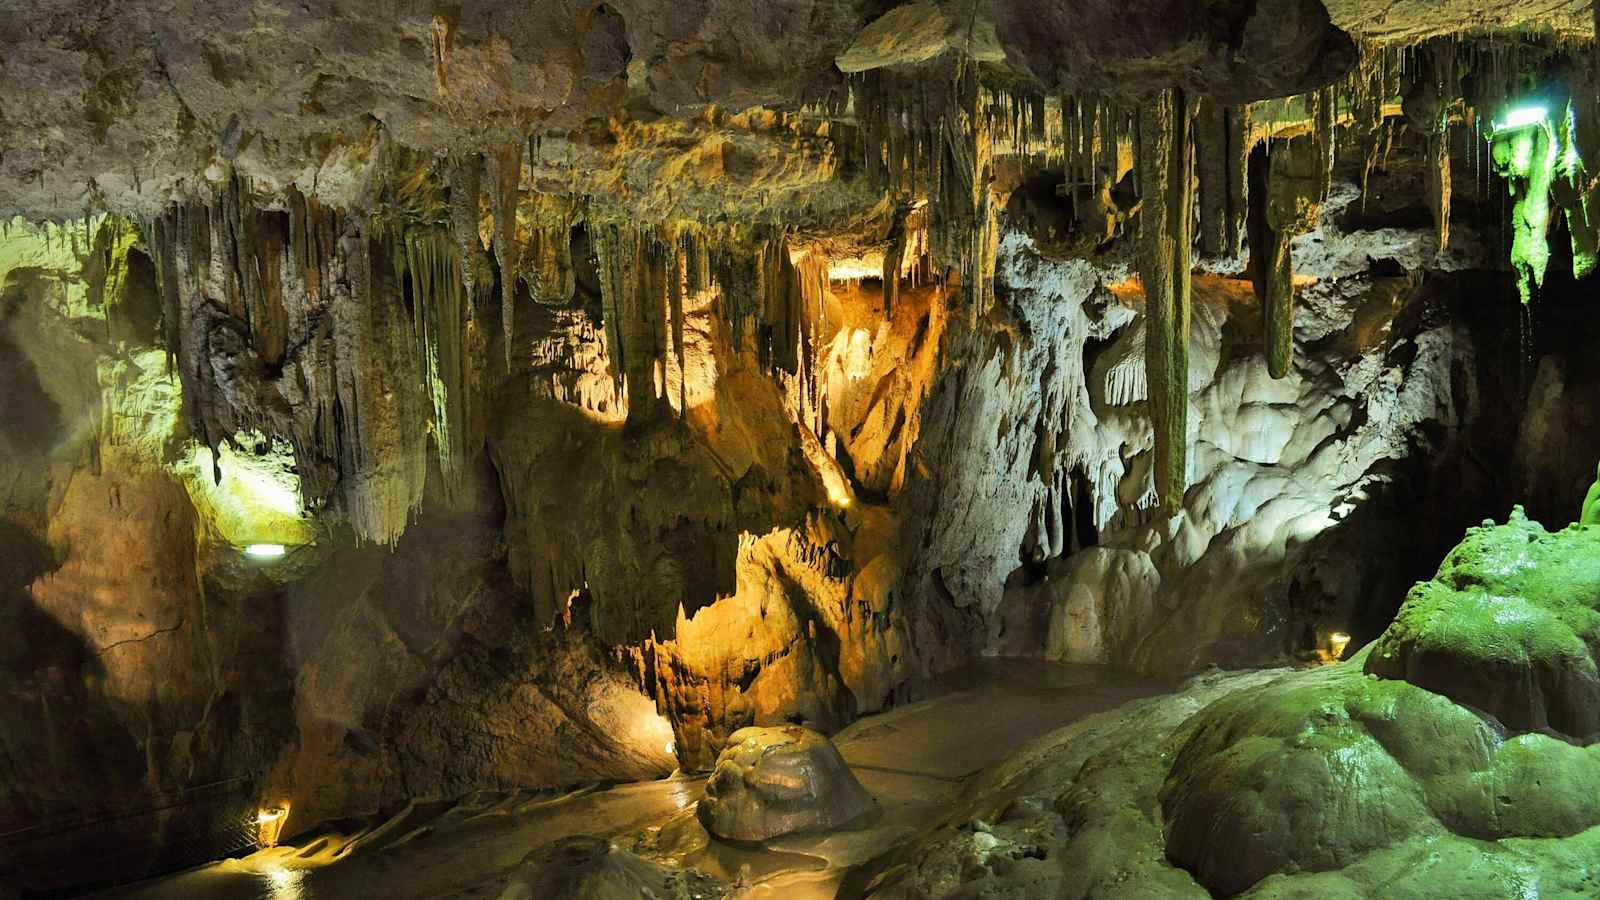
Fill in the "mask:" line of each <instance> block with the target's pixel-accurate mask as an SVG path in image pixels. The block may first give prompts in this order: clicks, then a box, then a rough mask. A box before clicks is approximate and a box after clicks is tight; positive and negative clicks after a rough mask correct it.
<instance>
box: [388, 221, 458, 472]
mask: <svg viewBox="0 0 1600 900" xmlns="http://www.w3.org/2000/svg"><path fill="white" fill-rule="evenodd" d="M454 237H455V236H454V235H446V234H444V233H442V232H440V231H439V230H436V229H417V230H413V231H412V232H411V233H410V234H408V235H407V236H406V239H405V248H404V251H405V256H404V268H405V272H406V274H407V275H408V276H409V277H410V280H411V285H412V290H413V292H414V294H415V302H414V304H413V305H414V309H415V311H414V313H413V321H414V332H415V334H416V337H417V344H418V353H419V355H420V356H421V358H422V362H423V378H424V382H425V386H426V389H427V395H428V399H429V402H430V404H431V405H432V408H433V417H432V425H433V433H434V443H435V446H436V452H437V453H438V458H439V469H440V472H441V473H442V474H443V475H444V480H445V485H446V488H447V490H448V491H449V492H451V493H453V492H455V491H456V490H459V488H460V481H461V475H462V471H463V468H464V466H465V464H466V459H467V454H468V451H467V441H466V434H465V432H466V425H467V415H466V411H465V401H466V396H467V388H468V383H469V375H468V371H467V369H468V365H469V363H468V361H467V354H466V349H465V341H464V335H463V331H462V325H463V318H464V316H463V313H464V311H465V307H466V306H467V305H468V300H467V297H468V296H470V295H468V294H467V293H466V287H465V285H463V284H462V283H461V281H460V279H459V278H458V277H457V276H458V273H459V271H460V263H459V260H458V258H457V256H456V253H457V251H456V248H455V246H454Z"/></svg>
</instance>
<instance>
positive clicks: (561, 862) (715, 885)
mask: <svg viewBox="0 0 1600 900" xmlns="http://www.w3.org/2000/svg"><path fill="white" fill-rule="evenodd" d="M724 894H725V891H724V889H723V886H722V884H721V883H720V882H718V881H717V880H716V879H714V878H712V877H711V876H709V875H705V874H703V873H700V872H696V871H694V870H692V869H691V870H682V869H675V868H672V867H670V866H663V865H660V864H658V863H653V862H650V861H649V860H647V859H642V858H640V857H638V856H635V855H634V854H632V853H629V852H628V851H626V850H621V849H618V848H616V847H613V846H612V845H611V842H610V841H608V840H606V839H605V838H601V837H594V836H592V835H575V836H572V837H566V838H562V839H561V840H559V841H554V842H552V843H550V844H547V845H545V846H543V847H540V848H539V849H538V850H535V851H533V852H532V853H529V854H528V855H527V856H526V857H524V858H523V860H522V864H521V865H519V866H517V869H516V871H515V872H513V873H511V878H510V879H509V880H508V882H507V883H506V888H505V890H504V891H502V892H501V894H500V900H542V898H546V897H562V898H566V900H638V898H640V897H654V898H658V900H691V898H693V900H712V898H716V897H722V896H724Z"/></svg>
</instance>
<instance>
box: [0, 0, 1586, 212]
mask: <svg viewBox="0 0 1600 900" xmlns="http://www.w3.org/2000/svg"><path fill="white" fill-rule="evenodd" d="M891 7H892V4H887V3H883V2H868V0H854V2H852V0H784V2H774V3H770V4H764V9H763V13H762V15H759V16H750V15H748V11H747V9H746V4H743V3H739V2H735V0H691V2H688V3H683V2H673V3H666V2H659V0H616V2H612V3H607V4H597V3H593V2H590V0H551V2H544V3H537V4H525V3H511V2H498V0H480V2H471V3H460V4H443V5H441V4H435V3H422V2H406V3H377V2H370V0H358V2H344V3H331V2H325V3H315V2H313V3H286V2H273V0H266V2H252V3H184V2H160V0H145V2H130V3H122V4H102V3H96V2H89V0H53V2H45V3H38V4H28V6H27V9H26V10H25V11H18V14H13V15H8V16H6V17H4V22H3V24H0V42H3V43H4V45H5V46H6V47H7V52H6V54H5V58H4V59H3V60H0V96H3V97H5V98H6V99H5V101H4V103H3V104H0V112H3V115H4V122H5V127H4V129H0V206H3V207H4V208H6V209H7V210H8V211H12V212H14V213H16V214H20V215H22V216H24V217H26V218H29V219H33V220H41V219H50V220H58V221H59V220H63V219H67V218H72V217H77V216H81V215H83V214H84V212H85V211H86V210H94V209H109V210H113V211H117V212H122V213H131V214H146V215H148V214H153V213H156V212H158V211H160V210H161V209H162V208H163V207H164V206H165V205H166V204H168V203H170V202H173V201H176V200H180V199H183V198H185V197H188V196H192V195H196V194H200V193H204V192H206V191H209V190H210V189H212V188H214V187H215V186H216V185H217V184H218V183H219V182H221V181H222V180H224V179H226V178H227V177H228V176H229V175H230V174H232V173H237V174H238V175H240V176H241V177H243V178H246V179H248V180H249V181H250V183H251V185H252V187H253V190H255V191H256V192H258V193H260V194H261V195H262V196H264V197H280V196H281V194H282V191H283V190H284V189H285V188H286V187H288V186H289V185H291V184H293V185H295V186H297V187H298V188H299V189H300V190H301V191H302V192H303V193H306V194H308V195H312V194H314V195H316V196H317V197H319V198H320V199H322V200H323V201H324V202H326V203H327V204H329V205H333V206H340V207H359V206H362V205H363V204H364V203H367V202H370V193H371V191H372V185H371V181H372V179H371V177H370V176H371V168H372V166H371V163H372V161H373V160H374V159H375V158H376V157H377V156H378V155H379V154H378V150H379V147H380V146H381V145H384V144H385V143H393V144H398V145H401V146H404V147H407V148H411V149H414V150H417V151H420V152H422V153H425V154H444V153H461V152H466V151H486V150H489V149H491V148H495V147H502V146H505V145H507V144H510V143H517V142H521V141H524V140H527V139H529V138H530V137H531V138H533V139H534V140H535V142H536V143H538V144H539V145H541V146H542V147H543V150H544V152H543V154H542V155H540V156H539V157H538V159H539V161H540V165H539V166H538V167H535V170H534V172H533V173H532V180H531V182H530V184H529V185H528V186H529V187H531V188H532V189H533V190H535V191H551V192H553V193H560V194H563V195H568V196H574V195H576V196H581V197H591V198H604V199H605V200H606V201H608V202H617V203H620V205H621V206H623V207H626V208H627V210H628V211H627V214H628V215H631V216H632V215H639V214H641V212H642V214H643V215H645V216H647V217H651V218H667V217H669V216H671V215H686V216H688V217H691V218H693V217H701V218H704V217H709V216H713V215H716V214H719V213H727V214H739V213H740V212H748V211H750V210H752V209H757V208H777V207H781V206H783V205H784V202H785V201H786V200H791V199H792V200H793V202H794V205H795V206H797V207H800V208H799V209H795V210H792V211H791V212H793V213H794V215H792V216H791V217H790V218H791V220H793V219H795V218H797V217H798V218H799V219H800V220H801V221H805V220H807V219H810V220H812V221H816V222H819V223H824V222H825V223H827V224H832V225H837V224H838V222H840V221H842V220H848V218H849V216H850V215H851V212H852V210H853V211H854V212H856V213H859V212H860V211H861V210H860V207H861V206H862V204H863V203H865V199H864V198H856V202H855V203H854V204H852V203H851V202H850V198H848V197H845V196H842V194H844V193H847V191H843V190H841V189H839V188H837V187H830V186H829V183H830V182H831V181H833V177H832V176H833V175H834V171H833V168H832V164H833V163H834V162H836V161H835V160H833V159H831V158H830V157H829V155H828V149H827V148H826V147H824V146H819V140H818V139H819V138H821V139H822V140H821V144H826V143H827V141H826V138H827V136H828V134H829V129H830V127H832V128H833V129H835V130H837V129H838V128H840V127H841V125H843V124H847V123H848V121H849V118H850V117H849V115H847V114H846V111H845V110H844V109H842V108H841V107H840V101H839V99H838V98H840V97H841V96H842V95H843V94H844V93H846V92H847V90H848V87H849V84H850V80H849V76H846V75H845V74H843V73H842V72H841V71H840V70H841V69H843V70H846V71H849V72H862V71H870V70H876V69H879V68H885V67H886V68H890V69H899V70H911V71H912V72H913V73H915V71H916V69H917V67H918V66H921V65H925V64H927V62H928V61H930V60H933V59H935V58H937V57H940V56H947V55H950V51H955V52H956V53H957V54H959V55H963V56H966V57H968V58H973V59H977V60H979V61H980V62H981V63H982V64H983V65H984V66H985V67H986V70H985V80H986V82H991V83H994V84H997V85H1003V86H1005V87H1007V88H1009V89H1015V90H1020V91H1024V92H1032V93H1038V94H1041V95H1054V94H1056V93H1057V92H1061V91H1073V92H1088V93H1101V92H1104V93H1110V94H1115V95H1119V96H1123V97H1127V98H1136V97H1137V96H1139V95H1142V94H1146V93H1148V92H1149V91H1151V90H1154V89H1157V88H1161V87H1166V86H1170V85H1179V86H1182V87H1184V88H1186V89H1188V90H1190V91H1191V92H1196V93H1203V94H1207V95H1209V96H1213V97H1215V98H1217V99H1218V100H1219V101H1220V102H1225V103H1239V102H1245V101H1250V100H1260V99H1265V98H1272V97H1282V96H1286V95H1290V94H1298V93H1301V92H1304V91H1307V90H1310V89H1313V88H1316V87H1320V86H1322V85H1326V84H1328V83H1330V82H1332V81H1334V80H1336V79H1338V78H1340V77H1342V76H1343V75H1344V74H1345V73H1346V72H1348V71H1349V70H1350V69H1351V68H1352V67H1354V66H1355V65H1356V63H1357V58H1358V51H1357V45H1358V43H1359V44H1360V45H1361V46H1363V47H1366V48H1368V49H1371V48H1373V47H1378V46H1382V45H1395V44H1403V43H1414V42H1417V41H1420V40H1424V39H1426V38H1429V37H1436V36H1440V35H1446V34H1460V33H1463V32H1506V31H1524V32H1530V33H1536V34H1540V35H1547V36H1551V37H1553V38H1555V39H1557V40H1582V39H1585V38H1587V37H1588V36H1589V35H1590V34H1591V33H1592V20H1591V13H1590V11H1589V4H1587V3H1583V2H1577V0H1569V2H1550V3H1540V4H1532V3H1523V2H1509V0H1454V2H1432V0H1430V2H1421V0H1416V2H1403V3H1386V2H1385V3H1379V2H1372V0H1332V2H1329V3H1327V4H1326V10H1324V5H1323V4H1322V3H1320V2H1318V0H1262V2H1256V3H1229V2H1200V0H1133V2H1126V0H1118V2H1111V0H1086V2H1078V3H1046V4H1041V3H1033V2H1024V0H989V2H985V3H981V4H978V5H977V6H975V7H972V6H969V5H968V4H966V3H955V2H944V3H933V2H921V3H913V4H903V5H901V6H899V7H894V8H891ZM830 98H832V100H831V101H830ZM830 102H831V105H830ZM753 108H762V109H764V110H771V111H783V112H784V115H780V114H778V113H772V114H771V115H766V116H761V117H758V119H759V120H758V121H754V122H751V121H742V120H741V121H728V120H727V118H726V117H728V116H730V115H734V116H736V115H737V114H738V113H741V112H745V111H748V110H751V109H753ZM808 111H809V113H810V114H809V115H807V112H808ZM830 120H831V121H830ZM652 163H653V165H652ZM669 166H670V167H672V168H668V167H669ZM686 170H687V172H686ZM685 174H688V175H690V176H691V177H689V178H688V179H685V178H683V177H682V176H683V175H685ZM696 175H698V176H703V179H704V180H706V181H709V180H715V181H716V182H717V184H718V191H719V197H718V198H717V199H716V200H714V201H713V200H709V199H700V200H695V199H690V198H685V197H683V196H679V197H677V198H669V197H665V196H662V195H661V191H662V190H665V188H663V187H661V185H662V184H663V183H667V182H670V183H674V184H680V183H683V182H685V181H687V182H688V186H687V187H680V188H679V189H678V190H679V193H680V194H685V193H693V191H694V185H695V177H694V176H696ZM741 183H742V184H744V185H746V186H747V187H748V190H745V191H740V190H738V186H739V185H740V184H741ZM818 189H822V190H821V192H822V193H823V194H824V195H825V196H822V197H810V196H804V195H809V194H811V193H813V192H815V191H817V190H818ZM802 196H804V199H801V197H802ZM868 205H870V204H868ZM714 207H715V208H714Z"/></svg>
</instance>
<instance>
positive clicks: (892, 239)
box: [883, 203, 911, 319]
mask: <svg viewBox="0 0 1600 900" xmlns="http://www.w3.org/2000/svg"><path fill="white" fill-rule="evenodd" d="M910 214H911V207H910V205H909V204H906V203H900V204H897V205H896V206H895V210H894V215H893V217H892V218H891V219H890V221H889V235H888V239H889V246H888V249H887V250H885V251H884V254H883V315H884V318H886V319H887V318H893V317H894V308H895V305H896V304H897V303H898V302H899V298H900V270H901V268H902V267H903V266H904V265H905V259H906V217H907V216H908V215H910Z"/></svg>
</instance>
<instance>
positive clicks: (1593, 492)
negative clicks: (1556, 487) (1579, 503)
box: [1578, 467, 1600, 525]
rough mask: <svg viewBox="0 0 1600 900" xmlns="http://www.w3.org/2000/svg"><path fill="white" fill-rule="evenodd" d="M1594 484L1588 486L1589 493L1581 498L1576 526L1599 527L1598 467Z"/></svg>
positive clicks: (1599, 472) (1599, 471) (1599, 494)
mask: <svg viewBox="0 0 1600 900" xmlns="http://www.w3.org/2000/svg"><path fill="white" fill-rule="evenodd" d="M1594 475H1595V478H1594V484H1592V485H1590V486H1589V493H1588V494H1587V495H1585V496H1584V498H1583V507H1582V509H1581V510H1580V512H1579V513H1578V524H1580V525H1600V467H1597V468H1596V470H1595V473H1594Z"/></svg>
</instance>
